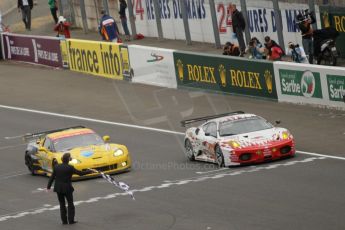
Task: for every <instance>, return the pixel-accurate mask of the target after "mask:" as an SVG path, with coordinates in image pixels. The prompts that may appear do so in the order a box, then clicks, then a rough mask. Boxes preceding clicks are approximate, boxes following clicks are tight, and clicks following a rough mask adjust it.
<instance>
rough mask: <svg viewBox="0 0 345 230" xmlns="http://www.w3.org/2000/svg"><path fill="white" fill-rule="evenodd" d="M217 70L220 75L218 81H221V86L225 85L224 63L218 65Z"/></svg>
mask: <svg viewBox="0 0 345 230" xmlns="http://www.w3.org/2000/svg"><path fill="white" fill-rule="evenodd" d="M218 71H219V76H220V82H221V83H222V86H223V87H226V69H225V67H224V65H220V66H219V67H218Z"/></svg>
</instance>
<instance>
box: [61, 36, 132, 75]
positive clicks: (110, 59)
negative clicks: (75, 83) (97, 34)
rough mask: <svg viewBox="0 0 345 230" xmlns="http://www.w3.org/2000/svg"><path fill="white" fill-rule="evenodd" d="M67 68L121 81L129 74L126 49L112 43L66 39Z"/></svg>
mask: <svg viewBox="0 0 345 230" xmlns="http://www.w3.org/2000/svg"><path fill="white" fill-rule="evenodd" d="M67 51H68V57H69V58H68V60H69V67H70V69H71V70H73V71H77V72H83V73H89V74H93V75H96V76H102V77H106V78H112V79H118V80H123V79H124V77H125V76H127V75H128V74H129V72H130V71H129V70H130V65H129V57H128V48H127V47H126V46H123V45H120V44H117V43H112V42H97V41H87V40H77V39H67Z"/></svg>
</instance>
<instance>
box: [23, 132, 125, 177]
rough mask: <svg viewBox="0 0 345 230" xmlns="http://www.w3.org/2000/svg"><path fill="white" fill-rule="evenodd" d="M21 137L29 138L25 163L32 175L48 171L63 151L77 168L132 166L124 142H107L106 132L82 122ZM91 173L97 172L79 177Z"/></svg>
mask: <svg viewBox="0 0 345 230" xmlns="http://www.w3.org/2000/svg"><path fill="white" fill-rule="evenodd" d="M24 140H25V141H26V142H28V145H27V148H26V150H25V164H26V166H27V167H28V169H29V171H30V172H31V173H32V174H33V175H35V174H42V175H48V176H49V175H51V173H52V171H53V167H54V165H55V164H57V163H61V162H62V161H61V157H62V155H63V154H64V153H66V152H69V153H70V154H71V157H72V160H71V161H70V162H69V164H71V165H73V166H74V167H75V168H76V169H78V170H80V171H83V170H86V169H88V168H92V169H96V170H97V171H101V172H105V173H110V174H111V173H117V172H122V171H126V170H129V169H130V167H131V158H130V156H129V153H128V150H127V147H126V146H124V145H120V144H113V143H108V141H109V140H110V137H109V136H104V137H103V138H101V137H100V136H99V135H98V134H97V133H95V132H94V131H93V130H91V129H89V128H85V127H83V126H75V127H70V128H64V129H57V130H50V131H45V132H39V133H34V134H27V135H25V136H24ZM90 176H97V173H94V174H88V175H86V176H83V177H82V178H85V177H90ZM78 178H81V177H80V176H78V175H73V179H78Z"/></svg>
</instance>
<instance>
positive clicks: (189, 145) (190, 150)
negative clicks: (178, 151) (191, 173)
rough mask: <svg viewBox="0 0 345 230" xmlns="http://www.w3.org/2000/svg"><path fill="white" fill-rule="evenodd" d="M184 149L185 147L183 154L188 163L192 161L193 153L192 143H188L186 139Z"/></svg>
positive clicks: (193, 158)
mask: <svg viewBox="0 0 345 230" xmlns="http://www.w3.org/2000/svg"><path fill="white" fill-rule="evenodd" d="M184 147H185V153H186V156H187V158H188V159H189V160H190V161H194V160H195V157H194V153H193V146H192V143H190V140H188V139H187V140H186V142H185V145H184Z"/></svg>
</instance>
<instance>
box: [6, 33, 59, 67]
mask: <svg viewBox="0 0 345 230" xmlns="http://www.w3.org/2000/svg"><path fill="white" fill-rule="evenodd" d="M1 46H2V56H3V59H7V60H14V61H22V62H28V63H32V64H39V65H46V66H51V67H62V59H61V51H60V40H59V39H58V38H55V37H45V36H31V35H20V34H12V33H2V34H1Z"/></svg>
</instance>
